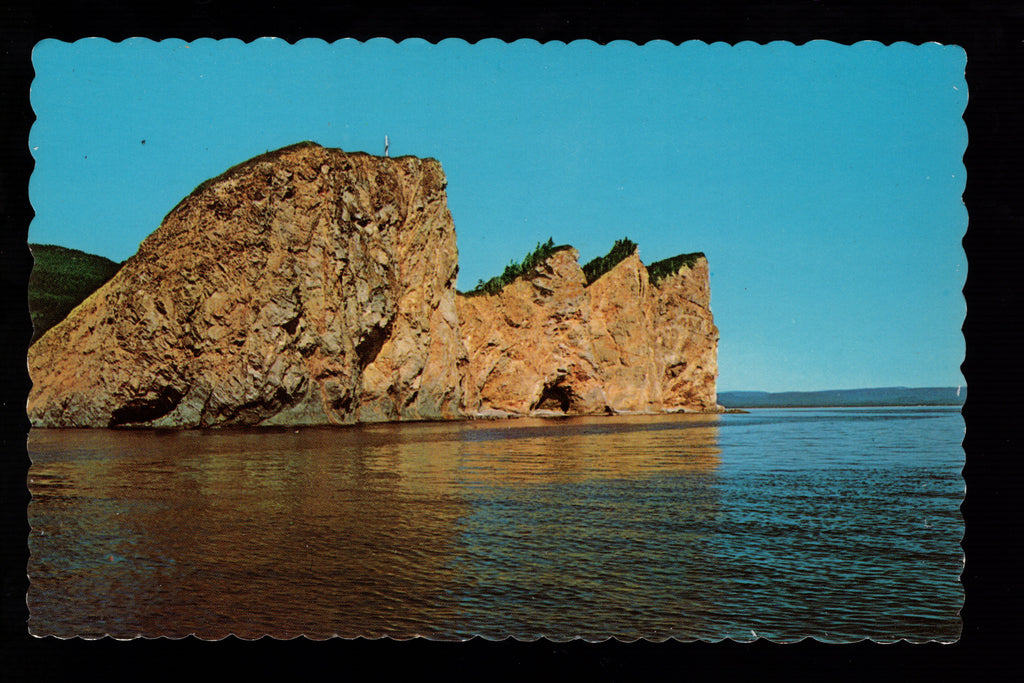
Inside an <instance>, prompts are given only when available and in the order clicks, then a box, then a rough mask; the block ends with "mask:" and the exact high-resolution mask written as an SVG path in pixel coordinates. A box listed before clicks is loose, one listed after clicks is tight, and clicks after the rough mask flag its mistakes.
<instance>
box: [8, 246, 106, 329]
mask: <svg viewBox="0 0 1024 683" xmlns="http://www.w3.org/2000/svg"><path fill="white" fill-rule="evenodd" d="M29 248H30V249H31V250H32V257H33V258H34V259H35V264H34V265H33V267H32V275H31V276H29V280H28V307H29V311H30V312H31V314H32V326H33V327H34V328H35V330H34V333H33V335H32V342H33V343H34V342H35V341H36V339H38V338H39V337H41V336H42V335H43V333H45V332H46V331H47V330H48V329H50V328H51V327H53V326H54V325H56V324H57V323H59V322H60V321H61V320H63V319H64V318H66V317H67V315H68V313H70V312H71V310H72V309H73V308H74V307H75V306H77V305H78V304H80V303H82V302H83V301H85V299H86V298H87V297H88V296H89V295H90V294H92V293H93V292H95V291H96V290H97V289H99V288H100V287H101V286H102V285H103V284H104V283H105V282H106V281H107V280H109V279H110V278H112V277H113V276H114V273H116V272H117V271H118V269H120V267H121V264H119V263H114V262H113V261H111V260H110V259H107V258H103V257H102V256H95V255H93V254H87V253H85V252H84V251H78V250H77V249H67V248H65V247H58V246H54V245H49V244H30V245H29Z"/></svg>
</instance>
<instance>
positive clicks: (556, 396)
mask: <svg viewBox="0 0 1024 683" xmlns="http://www.w3.org/2000/svg"><path fill="white" fill-rule="evenodd" d="M570 407H572V399H571V396H570V392H569V389H568V388H567V387H563V386H550V387H544V391H543V392H542V393H541V395H540V398H539V399H538V400H537V403H535V404H534V406H533V410H554V411H561V412H563V413H567V412H569V408H570Z"/></svg>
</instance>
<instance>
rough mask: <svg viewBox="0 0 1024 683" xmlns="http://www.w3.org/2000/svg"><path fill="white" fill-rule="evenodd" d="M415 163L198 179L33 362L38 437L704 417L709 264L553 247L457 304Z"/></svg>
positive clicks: (325, 154)
mask: <svg viewBox="0 0 1024 683" xmlns="http://www.w3.org/2000/svg"><path fill="white" fill-rule="evenodd" d="M446 184H447V180H446V178H445V176H444V172H443V171H442V169H441V166H440V164H439V163H438V162H437V161H436V160H433V159H418V158H413V157H400V158H384V157H375V156H371V155H367V154H363V153H346V152H343V151H342V150H338V149H328V148H324V147H321V146H319V145H316V144H313V143H301V144H299V145H293V146H290V147H286V148H283V149H281V150H277V151H275V152H270V153H268V154H265V155H261V156H259V157H256V158H254V159H252V160H250V161H248V162H245V163H243V164H240V165H238V166H236V167H234V168H232V169H229V170H228V171H227V172H225V173H224V174H222V175H221V176H218V177H217V178H213V179H211V180H209V181H206V182H205V183H203V184H202V185H200V186H199V187H197V188H196V190H195V191H193V192H192V193H191V194H190V195H189V196H188V197H186V198H185V199H184V200H182V201H181V202H180V203H179V204H178V206H176V207H175V208H174V209H172V211H171V212H170V213H169V214H168V215H167V217H166V218H165V219H164V221H163V222H162V223H161V225H160V227H159V228H158V229H157V230H156V231H154V232H153V233H152V234H151V235H150V236H149V237H148V238H146V240H145V241H143V243H142V244H141V246H140V247H139V251H138V253H137V254H136V255H135V256H133V257H132V258H130V259H129V260H128V261H127V262H126V263H125V264H124V265H123V267H122V268H121V269H120V270H119V271H118V272H117V274H116V275H115V276H114V277H113V278H112V279H110V280H109V281H108V282H107V283H106V284H105V285H103V286H102V287H100V288H99V289H98V290H96V291H95V292H93V293H92V294H91V295H90V296H89V297H88V298H87V299H86V300H85V301H83V302H82V303H81V304H80V305H79V306H78V307H76V308H75V309H74V310H73V311H72V312H71V313H70V314H69V315H68V317H67V318H65V319H64V320H63V321H62V322H60V323H59V324H57V325H55V326H54V327H53V328H51V329H50V330H49V331H48V332H46V334H44V335H43V336H42V337H41V338H40V339H39V340H38V341H37V342H36V343H34V344H33V345H32V346H31V347H30V349H29V371H30V374H31V377H32V381H33V388H32V390H31V393H30V395H29V401H28V414H29V418H30V420H31V422H32V424H33V425H34V426H38V427H116V426H141V427H213V426H225V425H315V424H351V423H355V422H382V421H398V420H438V419H460V418H468V417H496V416H510V415H528V414H534V415H577V414H601V413H612V414H614V413H631V412H643V413H650V412H667V411H671V412H687V411H719V410H721V408H720V407H719V406H717V403H716V394H715V380H716V376H717V342H718V331H717V329H716V328H715V326H714V324H713V320H712V317H711V312H710V310H709V299H710V291H709V287H708V270H707V261H706V260H705V259H703V258H697V259H690V260H688V261H687V262H686V263H683V264H681V265H679V266H678V268H676V269H674V270H673V272H671V273H669V274H668V276H667V277H664V278H663V279H661V281H660V282H659V283H658V284H657V285H653V284H651V279H650V277H649V274H648V272H647V269H646V268H645V266H644V265H643V264H642V263H641V262H640V260H639V258H638V257H637V256H636V255H635V254H634V255H632V256H629V257H628V258H625V259H624V260H622V261H621V262H620V263H618V264H617V265H615V266H614V267H612V268H611V269H610V270H609V271H608V272H606V273H604V274H603V275H602V276H601V277H599V278H598V279H597V280H595V281H594V282H592V283H589V284H588V283H587V281H586V278H585V277H584V276H583V272H582V270H581V268H580V266H579V264H578V262H577V253H576V251H575V250H574V249H572V248H563V249H558V250H556V251H555V252H554V253H552V254H551V255H550V256H549V257H548V258H546V259H545V260H544V261H543V262H542V263H540V264H538V265H537V266H536V267H535V268H533V269H532V270H531V271H530V272H528V273H525V274H523V275H522V276H521V277H519V278H517V279H516V280H515V281H514V282H512V283H510V284H508V285H506V286H505V287H504V288H502V289H501V290H500V291H498V292H497V293H493V294H485V295H477V296H471V295H465V296H464V295H460V294H457V293H456V291H455V280H456V274H457V271H458V252H457V249H456V243H455V227H454V224H453V222H452V217H451V214H450V213H449V211H448V206H447V198H446V195H445V187H446Z"/></svg>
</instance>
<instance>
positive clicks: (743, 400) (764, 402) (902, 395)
mask: <svg viewBox="0 0 1024 683" xmlns="http://www.w3.org/2000/svg"><path fill="white" fill-rule="evenodd" d="M966 399H967V389H966V387H960V388H959V389H958V388H957V387H924V388H916V389H911V388H908V387H882V388H876V389H838V390H834V391H785V392H780V393H769V392H767V391H722V392H719V393H718V402H719V404H721V405H722V406H724V407H726V408H829V407H870V406H958V405H963V402H964V401H965V400H966Z"/></svg>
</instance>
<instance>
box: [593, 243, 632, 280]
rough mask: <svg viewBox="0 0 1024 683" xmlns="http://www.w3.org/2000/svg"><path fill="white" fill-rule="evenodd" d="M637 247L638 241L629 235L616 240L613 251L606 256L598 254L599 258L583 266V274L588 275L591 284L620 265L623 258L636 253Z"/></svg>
mask: <svg viewBox="0 0 1024 683" xmlns="http://www.w3.org/2000/svg"><path fill="white" fill-rule="evenodd" d="M636 248H637V245H636V242H634V241H633V240H631V239H629V238H628V237H623V238H622V239H621V240H615V244H613V245H612V248H611V251H609V252H608V253H607V254H605V255H604V256H598V257H597V258H595V259H593V260H591V261H589V262H587V265H585V266H583V274H584V275H585V276H586V277H587V284H588V285H589V284H590V283H592V282H594V281H595V280H597V278H599V277H601V276H602V275H604V274H605V273H607V272H608V271H609V270H611V269H612V268H614V267H615V266H617V265H619V263H621V262H622V261H623V259H625V258H627V257H629V256H632V255H633V254H635V253H636Z"/></svg>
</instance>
